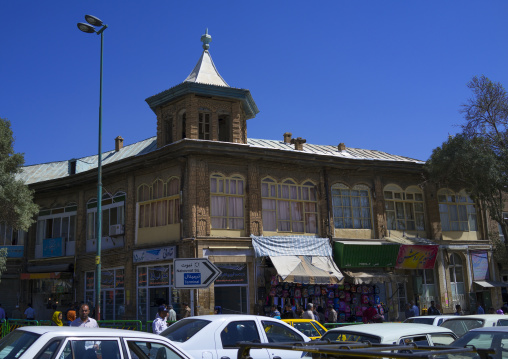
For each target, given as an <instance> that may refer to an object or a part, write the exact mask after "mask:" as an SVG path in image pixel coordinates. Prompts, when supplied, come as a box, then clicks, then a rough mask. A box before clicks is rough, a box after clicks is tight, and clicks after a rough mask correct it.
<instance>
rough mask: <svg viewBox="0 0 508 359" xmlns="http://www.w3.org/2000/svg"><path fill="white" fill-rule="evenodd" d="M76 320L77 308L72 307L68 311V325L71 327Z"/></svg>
mask: <svg viewBox="0 0 508 359" xmlns="http://www.w3.org/2000/svg"><path fill="white" fill-rule="evenodd" d="M75 320H76V308H75V307H71V308H70V309H69V310H68V311H67V325H71V323H72V322H73V321H75Z"/></svg>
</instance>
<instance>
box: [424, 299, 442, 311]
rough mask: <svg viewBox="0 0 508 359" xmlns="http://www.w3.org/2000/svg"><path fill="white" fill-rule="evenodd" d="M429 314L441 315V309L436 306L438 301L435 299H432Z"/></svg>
mask: <svg viewBox="0 0 508 359" xmlns="http://www.w3.org/2000/svg"><path fill="white" fill-rule="evenodd" d="M427 314H428V315H441V312H440V311H439V309H437V308H436V303H435V302H434V301H433V300H431V301H430V307H429V309H428V310H427Z"/></svg>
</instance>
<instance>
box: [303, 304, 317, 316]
mask: <svg viewBox="0 0 508 359" xmlns="http://www.w3.org/2000/svg"><path fill="white" fill-rule="evenodd" d="M313 308H314V304H312V303H307V306H306V309H307V310H306V311H305V312H303V314H302V319H313V320H314V319H316V318H315V317H314V313H313V312H312V309H313Z"/></svg>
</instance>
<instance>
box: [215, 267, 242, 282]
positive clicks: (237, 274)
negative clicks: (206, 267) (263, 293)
mask: <svg viewBox="0 0 508 359" xmlns="http://www.w3.org/2000/svg"><path fill="white" fill-rule="evenodd" d="M215 265H216V266H217V268H219V269H220V271H221V272H222V273H221V275H219V277H217V279H216V280H215V285H219V284H229V285H231V284H234V285H239V284H247V263H229V264H226V263H215Z"/></svg>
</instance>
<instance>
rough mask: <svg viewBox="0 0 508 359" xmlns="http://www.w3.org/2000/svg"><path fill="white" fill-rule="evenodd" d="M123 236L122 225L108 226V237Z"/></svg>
mask: <svg viewBox="0 0 508 359" xmlns="http://www.w3.org/2000/svg"><path fill="white" fill-rule="evenodd" d="M122 234H123V224H114V225H112V226H109V236H110V237H113V236H120V235H122Z"/></svg>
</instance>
